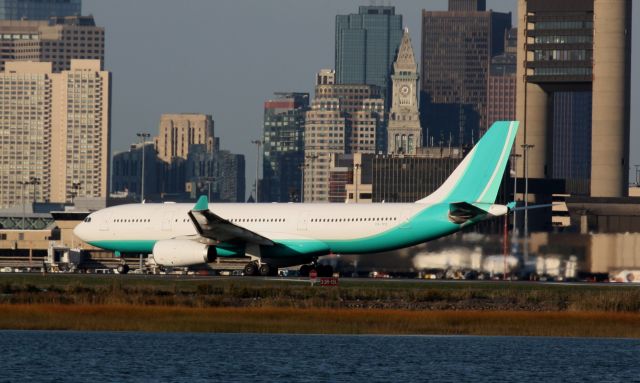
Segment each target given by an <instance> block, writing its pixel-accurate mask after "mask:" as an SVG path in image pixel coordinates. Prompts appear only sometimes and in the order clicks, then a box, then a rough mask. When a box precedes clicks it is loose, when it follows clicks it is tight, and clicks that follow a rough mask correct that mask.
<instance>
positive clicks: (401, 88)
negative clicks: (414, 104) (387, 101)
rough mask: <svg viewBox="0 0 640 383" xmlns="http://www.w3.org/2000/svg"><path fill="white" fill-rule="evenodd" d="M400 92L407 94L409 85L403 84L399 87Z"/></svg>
mask: <svg viewBox="0 0 640 383" xmlns="http://www.w3.org/2000/svg"><path fill="white" fill-rule="evenodd" d="M400 94H401V95H403V96H406V95H408V94H409V87H408V86H407V85H403V86H401V87H400Z"/></svg>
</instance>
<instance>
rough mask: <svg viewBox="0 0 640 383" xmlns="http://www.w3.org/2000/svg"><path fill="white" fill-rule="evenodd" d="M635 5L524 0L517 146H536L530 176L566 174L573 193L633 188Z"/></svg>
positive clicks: (621, 0) (608, 193)
mask: <svg viewBox="0 0 640 383" xmlns="http://www.w3.org/2000/svg"><path fill="white" fill-rule="evenodd" d="M631 4H632V1H631V0H572V1H561V2H559V1H552V0H519V1H518V25H519V26H521V27H519V28H518V44H517V76H516V79H517V95H516V119H518V120H519V121H520V129H519V131H518V137H517V139H516V150H517V152H518V153H520V154H523V149H522V148H521V145H524V144H526V145H533V147H531V148H530V149H529V150H528V152H527V160H528V161H527V162H528V173H529V174H528V175H529V178H536V179H544V180H561V181H562V183H564V192H565V193H567V194H571V195H582V196H592V197H621V196H626V195H627V192H628V188H627V180H628V173H629V166H630V165H629V130H630V93H631V88H630V87H631V85H630V84H631V81H630V76H631V32H630V31H631ZM520 164H521V165H522V166H519V167H518V177H523V173H524V161H520ZM557 192H558V191H556V193H557ZM544 193H547V194H548V191H546V190H540V191H539V194H538V195H539V196H542V195H543V194H544ZM544 198H547V199H548V196H546V197H544Z"/></svg>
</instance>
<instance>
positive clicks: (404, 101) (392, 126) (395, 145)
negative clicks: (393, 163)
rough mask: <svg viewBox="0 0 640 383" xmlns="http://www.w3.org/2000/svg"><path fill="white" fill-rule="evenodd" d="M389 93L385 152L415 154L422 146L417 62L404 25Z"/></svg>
mask: <svg viewBox="0 0 640 383" xmlns="http://www.w3.org/2000/svg"><path fill="white" fill-rule="evenodd" d="M391 82H392V84H393V87H392V95H391V111H390V112H389V125H388V128H387V134H388V136H387V138H388V140H387V151H388V152H389V154H416V149H417V148H419V147H421V146H422V128H421V127H420V113H419V112H418V97H417V94H418V92H417V88H418V65H417V64H416V59H415V56H414V55H413V48H412V47H411V38H410V37H409V30H408V29H406V28H405V30H404V34H403V36H402V42H401V43H400V48H398V56H397V57H396V61H395V62H394V63H393V74H392V75H391Z"/></svg>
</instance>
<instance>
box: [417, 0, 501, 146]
mask: <svg viewBox="0 0 640 383" xmlns="http://www.w3.org/2000/svg"><path fill="white" fill-rule="evenodd" d="M449 9H450V10H449V11H426V10H423V11H422V52H421V60H420V61H421V70H420V90H421V97H420V102H421V111H422V114H421V118H422V119H423V126H424V127H425V133H426V132H427V131H428V134H429V136H430V137H425V138H426V140H427V142H431V138H433V141H435V143H436V144H437V143H440V142H448V141H451V144H452V145H454V146H459V145H463V144H469V143H471V141H472V139H473V138H472V136H473V137H478V136H479V134H480V133H481V132H482V131H484V130H485V129H487V127H488V126H487V116H486V113H487V106H486V104H487V77H488V75H489V63H490V60H491V57H493V56H496V55H499V54H501V53H502V52H503V49H504V42H503V39H504V33H505V31H506V30H508V29H509V28H511V14H510V13H497V12H493V11H485V4H484V1H478V0H450V3H449Z"/></svg>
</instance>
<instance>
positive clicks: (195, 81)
mask: <svg viewBox="0 0 640 383" xmlns="http://www.w3.org/2000/svg"><path fill="white" fill-rule="evenodd" d="M119 4H120V5H119ZM368 4H370V2H366V1H365V2H361V1H347V2H345V1H331V2H322V3H319V2H318V3H316V2H298V1H292V0H278V1H270V2H268V3H267V2H254V1H243V2H233V3H232V2H222V3H218V2H216V3H212V2H207V1H203V0H194V1H190V2H188V3H187V4H180V5H178V4H175V3H174V2H171V1H167V0H159V1H154V2H151V1H150V0H140V1H138V2H135V3H133V4H130V3H126V4H125V3H124V1H122V0H114V1H112V2H109V4H105V3H104V2H99V1H97V0H85V2H84V3H83V13H85V14H93V15H94V16H95V18H96V23H97V24H98V25H101V26H104V27H105V28H106V30H107V35H106V44H107V48H106V51H107V54H106V58H105V59H106V65H105V68H106V69H107V70H109V71H111V72H113V73H114V98H113V142H112V144H113V145H112V149H113V151H119V150H124V149H126V148H127V147H128V145H129V144H130V143H131V142H133V141H135V132H136V131H139V130H141V129H142V130H144V129H146V130H149V129H151V128H153V127H155V126H156V125H157V124H158V122H159V119H160V116H161V114H162V113H180V112H198V113H210V114H212V115H213V118H214V119H215V120H216V125H217V131H218V132H219V136H220V137H221V139H222V140H223V142H225V148H226V149H228V150H231V151H232V152H236V153H242V154H245V155H246V160H247V164H252V163H255V155H256V154H255V148H254V145H253V144H251V140H252V139H257V138H258V137H260V136H261V129H262V118H263V108H262V106H263V103H264V101H265V100H267V99H269V98H270V97H271V96H272V94H273V92H279V91H285V92H288V91H296V92H309V93H312V92H313V87H314V77H315V74H316V73H317V72H318V71H319V70H320V69H322V68H333V63H334V41H335V36H334V29H335V16H336V15H338V14H347V13H353V12H357V9H358V6H359V5H368ZM390 5H393V6H395V7H396V13H397V14H401V15H402V16H403V21H404V26H406V27H408V28H409V31H410V32H411V33H412V35H414V36H415V38H414V39H413V47H414V50H415V51H416V52H419V51H420V49H419V44H420V37H419V36H420V17H421V10H422V9H426V10H445V9H446V7H447V2H446V1H445V0H441V1H428V2H427V1H413V0H411V1H402V2H398V3H396V4H393V3H391V4H390ZM516 6H517V4H516V2H515V1H513V2H509V3H506V2H499V1H488V2H487V9H494V10H496V11H501V12H512V18H513V19H514V25H515V21H516V20H515V18H516V17H515V16H516V15H515V13H516V11H517V9H516ZM285 8H286V9H287V13H286V15H285V14H283V13H282V12H281V10H282V9H285ZM122 9H127V12H122ZM639 13H640V8H639V7H637V6H636V7H635V9H633V20H634V21H633V24H634V26H633V27H632V30H633V37H634V39H633V42H632V47H633V53H632V67H635V66H637V62H638V55H639V53H638V49H637V47H638V45H639V42H640V37H638V36H639V35H640V34H639V32H640V30H639V28H638V27H635V25H636V24H637V22H636V20H637V19H639V17H638V14H639ZM233 15H235V16H238V17H239V16H240V15H242V16H243V17H242V18H241V19H242V20H244V22H245V23H247V25H252V26H253V27H252V28H246V27H244V26H243V25H242V24H239V23H238V22H237V21H235V20H240V18H238V17H236V18H234V17H231V16H233ZM169 16H171V17H169ZM142 17H144V18H145V20H147V21H148V22H147V23H146V27H145V28H139V20H140V19H141V18H142ZM230 35H233V38H229V36H230ZM136 36H137V37H136ZM187 40H188V43H186V41H187ZM194 46H197V47H198V49H195V48H193V47H194ZM220 53H222V57H220ZM185 73H187V74H188V75H185ZM638 81H639V78H638V75H637V74H636V73H633V74H632V96H631V102H632V115H631V147H632V148H633V147H637V146H639V145H640V132H639V131H638V128H637V127H636V126H637V124H638V120H639V118H640V115H639V113H638V109H639V108H638V105H639V104H640V100H638V96H639V95H638V89H639V88H640V87H639V86H638ZM151 99H153V100H154V101H153V102H149V101H147V100H151ZM140 100H145V101H144V102H141V101H140ZM634 106H635V107H634ZM639 162H640V152H635V153H634V151H633V150H632V152H631V165H633V164H636V163H639ZM254 170H255V169H252V166H247V185H251V184H252V183H253V180H254V177H255V176H254V175H253V174H254Z"/></svg>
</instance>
